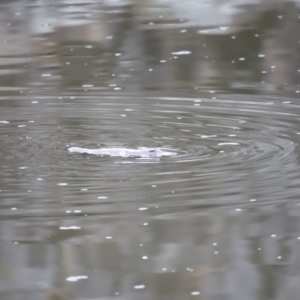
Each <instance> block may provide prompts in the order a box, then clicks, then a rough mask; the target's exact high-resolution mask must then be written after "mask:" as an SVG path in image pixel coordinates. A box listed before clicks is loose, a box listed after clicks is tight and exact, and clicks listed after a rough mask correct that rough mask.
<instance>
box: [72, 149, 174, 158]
mask: <svg viewBox="0 0 300 300" xmlns="http://www.w3.org/2000/svg"><path fill="white" fill-rule="evenodd" d="M68 151H69V152H72V153H79V154H94V155H101V156H104V155H107V156H119V157H142V158H147V157H162V156H175V155H177V153H176V152H169V151H164V150H161V149H158V148H146V147H139V148H137V149H129V148H116V147H115V148H98V149H88V148H81V147H70V148H68Z"/></svg>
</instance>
